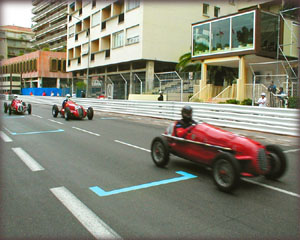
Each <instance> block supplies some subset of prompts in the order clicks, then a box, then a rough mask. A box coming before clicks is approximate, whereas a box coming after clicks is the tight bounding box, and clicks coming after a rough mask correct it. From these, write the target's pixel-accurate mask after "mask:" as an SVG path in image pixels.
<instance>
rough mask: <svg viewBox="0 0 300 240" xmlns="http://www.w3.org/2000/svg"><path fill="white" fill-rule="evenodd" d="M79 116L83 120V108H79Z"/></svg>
mask: <svg viewBox="0 0 300 240" xmlns="http://www.w3.org/2000/svg"><path fill="white" fill-rule="evenodd" d="M78 115H79V117H80V118H83V110H82V108H78Z"/></svg>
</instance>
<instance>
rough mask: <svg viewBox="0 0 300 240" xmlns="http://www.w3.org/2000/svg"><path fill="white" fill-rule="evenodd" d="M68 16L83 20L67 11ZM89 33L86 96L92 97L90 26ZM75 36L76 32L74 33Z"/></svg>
mask: <svg viewBox="0 0 300 240" xmlns="http://www.w3.org/2000/svg"><path fill="white" fill-rule="evenodd" d="M67 15H68V16H71V17H73V18H76V19H77V20H79V21H82V20H81V19H80V18H78V17H76V16H73V15H70V14H69V13H67ZM86 32H87V35H88V37H89V38H88V63H87V69H86V75H87V76H86V82H87V84H86V97H90V87H89V75H90V45H91V33H90V28H88V29H87V31H86ZM74 37H75V34H74Z"/></svg>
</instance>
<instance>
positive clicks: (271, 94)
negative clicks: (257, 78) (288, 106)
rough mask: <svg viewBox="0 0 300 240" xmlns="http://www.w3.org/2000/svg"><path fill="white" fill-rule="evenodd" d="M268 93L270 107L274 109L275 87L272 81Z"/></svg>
mask: <svg viewBox="0 0 300 240" xmlns="http://www.w3.org/2000/svg"><path fill="white" fill-rule="evenodd" d="M268 91H269V93H270V106H271V107H274V105H275V99H274V94H276V85H275V84H274V82H273V81H272V82H271V84H270V86H269V87H268Z"/></svg>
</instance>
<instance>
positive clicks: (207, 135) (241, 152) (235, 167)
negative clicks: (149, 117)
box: [151, 122, 287, 192]
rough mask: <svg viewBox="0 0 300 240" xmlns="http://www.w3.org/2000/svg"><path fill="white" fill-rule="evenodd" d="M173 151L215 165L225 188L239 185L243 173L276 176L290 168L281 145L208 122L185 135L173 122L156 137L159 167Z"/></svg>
mask: <svg viewBox="0 0 300 240" xmlns="http://www.w3.org/2000/svg"><path fill="white" fill-rule="evenodd" d="M170 154H174V155H176V156H179V157H182V158H185V159H188V160H191V161H193V162H197V163H200V164H204V165H205V166H208V167H209V168H211V169H212V175H213V180H214V182H215V184H216V185H217V187H218V188H219V189H220V190H221V191H224V192H231V191H233V190H234V189H235V188H237V187H238V185H239V182H240V178H241V177H255V176H259V175H264V176H265V177H266V178H268V179H272V180H275V179H278V178H280V177H281V176H282V175H283V174H284V173H285V171H286V169H287V159H286V156H285V154H284V153H283V151H282V150H281V148H280V147H278V146H276V145H266V146H264V145H262V144H261V143H259V142H256V141H254V140H252V139H250V138H247V137H244V136H239V135H237V134H233V133H231V132H228V131H225V130H223V129H220V128H217V127H214V126H212V125H210V124H207V123H205V122H201V123H198V124H195V125H194V126H193V127H191V130H190V131H189V133H188V134H187V135H186V136H185V137H184V138H180V137H177V136H176V124H175V123H173V124H171V125H170V126H169V127H168V128H167V130H166V131H165V133H164V134H162V135H161V136H158V137H155V138H154V139H153V141H152V144H151V156H152V160H153V161H154V163H155V164H156V165H157V166H158V167H165V166H166V165H167V164H168V162H169V159H170V158H169V155H170Z"/></svg>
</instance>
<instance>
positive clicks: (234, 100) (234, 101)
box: [226, 99, 240, 104]
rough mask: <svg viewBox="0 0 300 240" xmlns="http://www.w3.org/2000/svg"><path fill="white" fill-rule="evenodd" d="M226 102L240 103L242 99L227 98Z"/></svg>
mask: <svg viewBox="0 0 300 240" xmlns="http://www.w3.org/2000/svg"><path fill="white" fill-rule="evenodd" d="M226 103H228V104H240V101H238V100H236V99H228V100H226Z"/></svg>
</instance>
